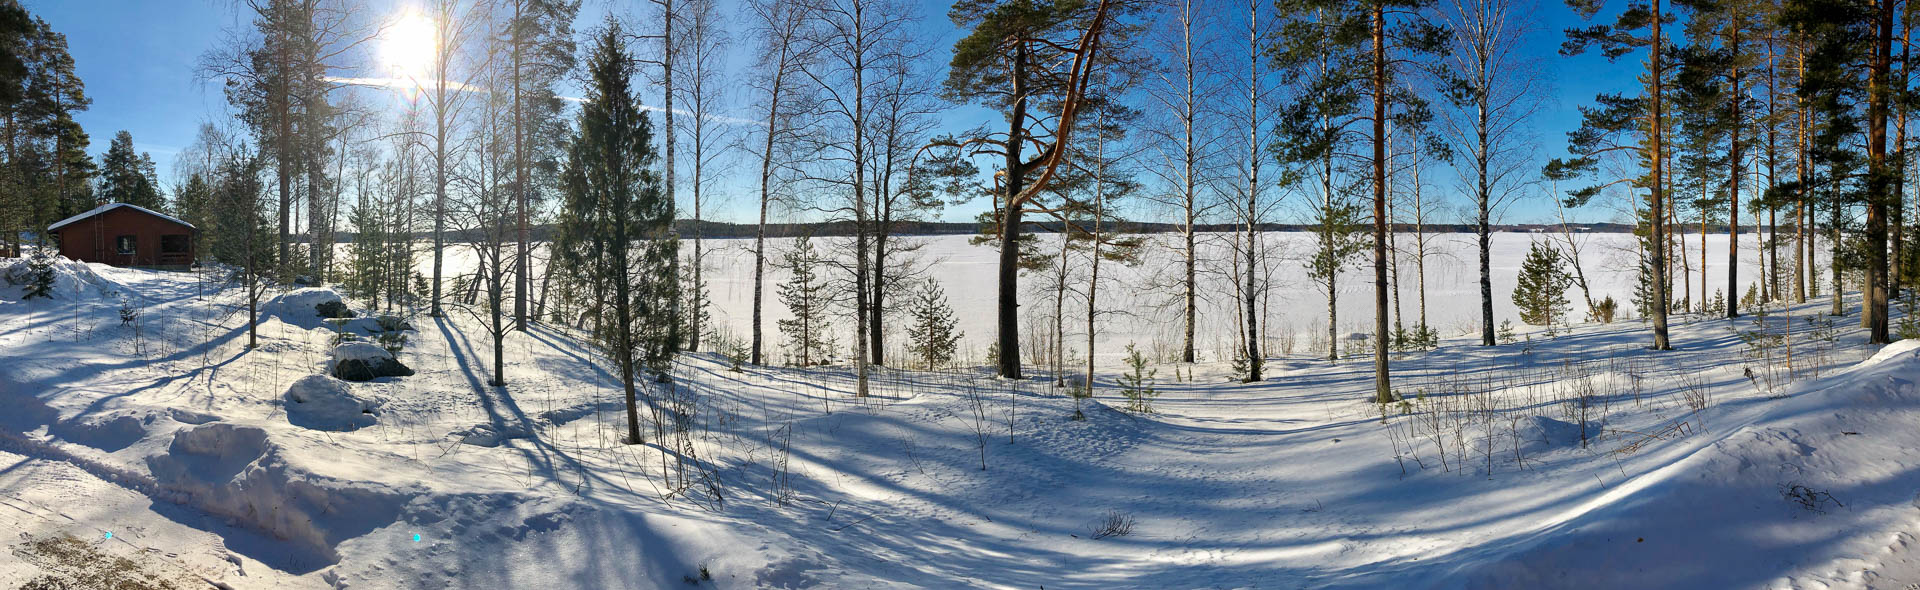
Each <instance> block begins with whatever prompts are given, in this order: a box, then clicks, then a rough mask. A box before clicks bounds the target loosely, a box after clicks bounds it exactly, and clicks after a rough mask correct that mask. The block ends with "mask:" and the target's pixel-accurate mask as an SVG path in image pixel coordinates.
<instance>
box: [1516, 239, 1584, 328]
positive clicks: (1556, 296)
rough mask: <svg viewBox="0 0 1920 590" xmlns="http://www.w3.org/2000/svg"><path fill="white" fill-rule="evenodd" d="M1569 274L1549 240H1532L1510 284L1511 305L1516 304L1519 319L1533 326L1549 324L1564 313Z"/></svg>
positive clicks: (1560, 256) (1556, 320)
mask: <svg viewBox="0 0 1920 590" xmlns="http://www.w3.org/2000/svg"><path fill="white" fill-rule="evenodd" d="M1572 286H1573V277H1571V276H1569V275H1568V274H1567V269H1566V266H1565V264H1564V260H1563V258H1562V255H1561V254H1560V251H1559V250H1557V249H1555V248H1554V247H1553V245H1552V244H1549V243H1547V242H1544V241H1536V242H1534V243H1533V245H1532V246H1530V247H1529V248H1528V249H1527V258H1526V259H1525V260H1523V261H1521V263H1520V277H1519V280H1518V284H1517V285H1515V286H1514V288H1513V305H1514V306H1515V307H1518V308H1520V321H1522V322H1526V323H1527V324H1529V325H1534V326H1550V325H1553V324H1555V323H1557V322H1559V321H1560V320H1561V319H1562V318H1564V317H1566V315H1567V308H1568V301H1567V288H1569V287H1572Z"/></svg>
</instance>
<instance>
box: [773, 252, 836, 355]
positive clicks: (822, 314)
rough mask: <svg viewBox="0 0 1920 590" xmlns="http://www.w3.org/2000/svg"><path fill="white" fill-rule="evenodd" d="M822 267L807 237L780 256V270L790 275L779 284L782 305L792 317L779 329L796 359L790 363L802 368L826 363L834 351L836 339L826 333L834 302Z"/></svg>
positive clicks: (790, 353) (818, 255)
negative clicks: (831, 305)
mask: <svg viewBox="0 0 1920 590" xmlns="http://www.w3.org/2000/svg"><path fill="white" fill-rule="evenodd" d="M823 263H824V261H823V260H821V259H820V254H819V253H818V252H817V251H815V250H814V249H813V243H812V241H811V240H809V239H807V237H806V236H800V237H799V238H795V239H794V241H793V249H791V250H788V251H787V252H786V253H785V254H783V255H782V256H781V264H780V266H781V267H782V268H784V269H785V270H786V271H787V280H786V281H785V282H782V283H780V288H779V296H780V303H781V304H782V305H785V306H787V312H788V313H789V314H791V315H792V316H793V317H791V318H788V319H784V320H780V321H779V322H778V324H777V325H778V327H779V329H780V334H781V335H782V336H785V337H786V339H787V350H788V354H789V355H791V357H792V359H793V360H792V361H790V362H792V363H795V364H798V365H800V366H808V365H812V364H814V363H815V362H817V361H823V360H826V357H827V356H828V355H829V354H832V350H833V339H832V337H831V336H830V335H829V334H828V333H827V321H828V320H827V311H828V305H829V304H830V303H831V298H830V297H828V295H827V289H828V284H827V281H826V279H825V278H823V277H821V276H820V265H821V264H823Z"/></svg>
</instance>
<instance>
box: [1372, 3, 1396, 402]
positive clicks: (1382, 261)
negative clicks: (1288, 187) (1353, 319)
mask: <svg viewBox="0 0 1920 590" xmlns="http://www.w3.org/2000/svg"><path fill="white" fill-rule="evenodd" d="M1386 31H1387V15H1386V8H1385V7H1384V6H1383V5H1380V4H1375V5H1374V6H1373V401H1374V402H1376V403H1382V404H1384V403H1388V402H1392V401H1393V387H1392V385H1391V384H1390V383H1389V382H1388V378H1387V152H1386V148H1387V32H1386Z"/></svg>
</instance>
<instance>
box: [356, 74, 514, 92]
mask: <svg viewBox="0 0 1920 590" xmlns="http://www.w3.org/2000/svg"><path fill="white" fill-rule="evenodd" d="M321 79H322V80H326V81H328V82H333V83H335V84H346V85H348V86H365V87H368V88H393V89H396V90H426V89H427V88H429V87H430V86H431V85H433V84H434V82H435V81H434V80H413V79H408V78H345V77H337V76H328V77H325V78H321ZM447 88H448V89H449V90H454V91H458V92H487V89H485V88H481V87H479V86H474V85H472V84H466V83H463V82H452V81H449V82H447Z"/></svg>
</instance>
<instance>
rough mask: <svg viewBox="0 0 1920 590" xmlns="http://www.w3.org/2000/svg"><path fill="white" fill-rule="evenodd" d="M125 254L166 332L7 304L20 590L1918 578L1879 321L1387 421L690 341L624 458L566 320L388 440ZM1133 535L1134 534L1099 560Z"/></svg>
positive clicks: (1196, 385) (0, 421)
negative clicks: (148, 581) (323, 419)
mask: <svg viewBox="0 0 1920 590" xmlns="http://www.w3.org/2000/svg"><path fill="white" fill-rule="evenodd" d="M88 268H89V269H90V270H92V271H93V272H95V273H97V274H98V275H99V277H100V278H101V279H103V280H106V281H111V283H112V284H113V285H115V287H114V288H115V289H116V290H119V291H122V292H123V294H124V295H125V296H126V297H128V298H130V299H131V300H134V301H137V302H138V303H139V304H140V308H141V309H142V313H141V314H140V316H139V317H140V319H139V320H138V322H136V323H135V324H134V325H122V324H121V322H120V317H119V315H118V309H119V308H120V307H121V303H120V301H119V299H118V298H117V297H92V298H76V299H63V300H56V301H53V302H44V301H35V302H20V301H18V300H17V295H7V294H0V356H4V357H5V358H7V359H8V362H6V363H4V364H0V398H4V399H3V400H0V404H4V405H5V407H8V408H12V409H13V410H11V411H9V412H6V413H5V414H4V415H0V527H7V528H8V529H9V530H18V531H21V534H22V535H24V536H23V537H20V538H19V539H17V540H16V539H15V538H13V537H8V538H7V539H6V542H7V543H8V549H7V551H3V552H0V586H16V585H19V584H21V583H22V582H23V581H25V580H29V579H32V577H33V576H36V575H43V574H44V570H43V567H42V566H39V565H36V563H37V562H34V561H32V560H29V559H27V558H25V557H22V555H23V553H21V551H22V550H21V548H22V547H25V546H26V544H27V543H28V542H29V540H31V539H47V538H55V537H57V536H58V535H62V534H70V535H73V536H75V537H77V538H80V539H84V540H86V541H87V542H88V543H89V544H91V545H92V546H94V547H98V548H99V549H100V550H101V551H103V552H106V553H108V554H113V555H125V556H130V557H132V558H137V559H138V560H139V561H140V563H144V564H149V566H150V568H151V569H152V570H154V571H158V572H161V573H160V574H156V575H167V576H175V577H176V578H177V579H182V580H192V579H196V578H204V579H207V580H213V581H217V582H219V583H221V584H225V585H228V586H230V587H235V588H281V587H351V588H414V587H448V586H459V587H489V586H493V587H515V588H547V587H612V586H624V587H686V586H688V585H689V584H688V581H689V580H692V581H694V582H697V583H698V585H700V586H709V585H710V586H713V587H720V588H757V587H794V588H807V587H814V588H843V587H852V588H863V587H995V588H1032V587H1037V586H1046V587H1050V588H1113V587H1141V588H1165V587H1221V588H1241V587H1262V588H1265V587H1280V588H1292V587H1350V588H1370V587H1384V586H1410V587H1442V588H1458V587H1467V588H1480V587H1494V588H1511V587H1606V588H1619V587H1643V588H1661V587H1668V588H1704V587H1716V588H1718V587H1728V588H1741V587H1769V586H1785V587H1903V586H1904V584H1906V583H1909V582H1912V581H1920V577H1915V576H1916V574H1920V568H1916V567H1915V561H1914V555H1913V554H1912V553H1911V552H1909V551H1907V548H1906V547H1907V544H1909V543H1911V540H1912V535H1913V534H1915V530H1916V525H1917V524H1920V523H1917V522H1916V520H1915V517H1917V516H1920V512H1915V511H1916V510H1920V508H1915V506H1914V501H1915V498H1914V492H1915V491H1916V490H1920V480H1916V479H1915V478H1914V476H1913V475H1911V474H1910V470H1908V469H1906V468H1905V467H1904V464H1905V462H1906V461H1905V456H1904V455H1905V454H1906V450H1907V449H1911V448H1916V447H1920V434H1916V433H1914V432H1913V429H1912V428H1910V427H1907V428H1902V426H1905V425H1910V424H1913V423H1914V421H1915V419H1916V418H1917V417H1916V416H1914V415H1913V414H1911V413H1912V412H1915V411H1916V410H1920V398H1917V397H1916V396H1917V395H1920V394H1917V393H1916V390H1915V388H1914V387H1913V383H1915V382H1916V381H1920V351H1917V350H1916V349H1915V348H1913V347H1912V346H1909V345H1905V344H1901V345H1895V346H1892V347H1887V348H1885V349H1884V350H1882V351H1881V352H1880V354H1879V355H1878V356H1874V357H1873V359H1872V360H1871V361H1869V362H1867V363H1865V364H1861V361H1863V360H1866V359H1867V358H1868V356H1869V354H1870V353H1871V352H1872V349H1871V348H1870V347H1867V346H1865V345H1864V344H1863V343H1862V334H1861V333H1860V332H1859V330H1858V328H1856V327H1854V326H1855V321H1854V318H1852V317H1848V318H1840V319H1838V321H1835V322H1832V324H1831V327H1829V325H1828V324H1826V323H1824V322H1820V321H1814V322H1809V321H1808V320H1807V318H1809V317H1814V315H1815V314H1814V312H1815V311H1817V310H1820V309H1824V304H1823V303H1821V302H1812V303H1809V304H1806V305H1803V306H1798V307H1796V308H1795V309H1794V310H1793V314H1794V318H1793V319H1792V320H1791V325H1792V330H1793V338H1792V340H1791V342H1792V343H1793V346H1794V352H1793V354H1794V355H1795V356H1794V357H1793V358H1794V361H1793V362H1794V370H1793V372H1792V375H1791V379H1789V375H1788V373H1787V371H1786V370H1785V369H1784V365H1785V363H1784V359H1783V358H1781V357H1778V356H1776V357H1774V358H1772V359H1760V358H1750V357H1748V356H1746V355H1744V354H1743V353H1744V352H1745V349H1744V348H1743V346H1742V344H1741V340H1740V338H1739V332H1741V331H1751V330H1754V329H1756V327H1757V324H1756V322H1755V321H1754V320H1752V319H1741V320H1733V321H1727V320H1704V319H1700V318H1697V317H1692V316H1683V317H1680V318H1678V319H1677V320H1676V322H1677V323H1676V326H1675V331H1674V342H1675V343H1676V345H1677V346H1679V349H1678V350H1675V351H1670V352H1661V353H1655V352H1651V351H1646V350H1644V349H1643V348H1641V345H1642V344H1644V342H1645V339H1646V338H1645V335H1644V334H1645V329H1644V327H1642V326H1640V325H1639V324H1637V323H1634V322H1628V323H1623V324H1616V325H1612V326H1583V327H1581V328H1579V329H1577V330H1575V331H1574V332H1573V333H1571V334H1562V335H1560V336H1557V337H1552V338H1549V337H1547V336H1546V335H1544V334H1541V333H1538V332H1535V333H1532V334H1531V340H1530V342H1529V343H1526V344H1514V345H1510V346H1503V347H1498V348H1495V349H1486V348H1482V347H1478V346H1474V345H1473V343H1471V342H1468V341H1463V340H1457V339H1455V340H1448V341H1446V342H1445V343H1443V346H1442V348H1441V349H1440V350H1438V351H1435V352H1432V353H1426V354H1414V355H1406V356H1403V357H1399V358H1397V359H1396V361H1395V363H1396V364H1395V375H1396V380H1397V384H1398V387H1399V388H1400V390H1401V391H1402V393H1403V395H1405V396H1406V397H1407V398H1408V402H1407V404H1405V405H1404V406H1399V405H1395V406H1389V407H1387V408H1385V410H1386V412H1385V415H1384V416H1383V412H1382V408H1381V407H1379V406H1376V405H1373V404H1370V403H1367V402H1365V401H1364V400H1365V399H1366V398H1367V397H1368V395H1369V394H1370V392H1371V387H1372V384H1371V381H1370V378H1371V366H1370V365H1369V364H1368V363H1365V362H1342V363H1329V362H1326V361H1322V360H1314V359H1309V358H1307V355H1306V354H1305V352H1304V351H1301V352H1300V353H1299V354H1295V355H1277V356H1276V358H1274V359H1273V360H1272V361H1271V362H1270V364H1269V372H1270V379H1269V380H1268V381H1267V382H1263V383H1256V384H1241V383H1237V382H1233V381H1232V380H1231V379H1230V375H1229V367H1227V366H1226V364H1224V363H1202V364H1198V365H1179V364H1160V365H1156V367H1155V368H1156V369H1157V370H1158V380H1157V384H1156V388H1157V390H1158V391H1159V396H1158V398H1157V399H1155V400H1153V406H1154V409H1155V410H1156V412H1155V413H1150V414H1143V413H1128V412H1121V411H1119V410H1117V409H1116V408H1120V407H1123V406H1124V405H1125V403H1126V400H1124V399H1122V398H1121V397H1122V396H1121V395H1120V393H1119V391H1118V388H1117V383H1116V381H1115V380H1114V378H1115V376H1116V375H1117V374H1118V373H1119V367H1117V366H1113V365H1112V364H1106V363H1103V365H1102V369H1101V370H1102V375H1101V376H1100V379H1099V382H1098V383H1097V386H1098V391H1097V395H1096V397H1095V398H1093V399H1091V400H1085V401H1083V402H1082V403H1083V404H1084V413H1085V414H1086V415H1087V416H1088V418H1089V419H1088V420H1085V421H1071V420H1068V419H1067V417H1068V416H1070V415H1071V414H1072V413H1073V408H1074V407H1075V402H1074V400H1072V399H1071V398H1068V397H1065V396H1064V395H1059V394H1058V393H1057V390H1055V389H1053V388H1051V387H1049V384H1050V383H1051V381H1050V380H1048V379H1045V378H1042V379H1035V380H1029V381H1026V382H1020V383H1012V382H1007V381H1003V380H999V379H994V378H991V377H989V376H987V375H986V374H985V373H983V372H979V371H952V372H943V373H921V372H905V371H892V370H882V371H881V372H880V373H879V374H878V375H876V376H875V378H874V380H873V390H874V393H875V395H874V396H873V397H870V398H867V399H864V400H863V399H857V398H853V397H851V395H850V392H851V391H852V389H853V387H852V386H853V384H852V382H851V376H850V375H849V374H848V370H847V368H846V367H826V368H821V369H814V370H800V369H786V368H754V367H747V368H743V369H741V370H738V371H736V370H734V369H733V368H732V367H731V366H730V364H729V363H727V362H725V361H724V360H722V359H720V358H719V357H716V356H713V355H710V354H705V353H703V354H696V355H687V356H686V357H685V358H684V359H683V361H682V363H681V364H680V365H679V366H678V367H677V368H676V370H675V374H676V375H677V376H678V378H679V383H680V387H678V388H676V389H674V390H672V391H667V390H658V389H656V390H652V391H653V393H654V394H655V395H657V396H661V397H662V398H666V397H669V396H671V397H672V398H674V399H678V400H684V401H687V402H690V405H689V407H692V408H695V409H696V411H695V412H694V413H693V414H692V415H691V416H689V418H688V420H687V422H686V423H687V424H688V425H689V426H690V429H689V430H688V431H687V435H686V436H685V437H684V438H680V437H673V436H671V435H670V436H669V437H668V438H667V439H665V442H667V443H669V444H668V445H667V446H665V447H663V446H661V445H659V443H660V442H662V441H661V440H659V439H651V442H653V443H654V444H649V445H644V446H627V445H620V444H617V442H616V440H617V438H618V437H619V436H620V435H621V434H622V432H623V429H624V428H623V420H624V411H623V410H622V409H621V406H620V405H619V403H618V399H619V397H618V391H619V388H618V383H617V381H615V380H614V379H613V378H612V376H611V375H609V374H608V373H607V372H605V370H604V368H603V367H604V363H601V362H598V360H597V359H598V357H597V356H596V353H595V352H594V351H593V349H592V348H591V347H589V346H587V345H585V344H584V343H583V342H582V341H581V339H580V338H579V335H577V334H573V333H569V332H568V331H566V330H564V329H560V328H553V327H546V326H541V327H537V328H536V329H534V330H532V331H529V332H527V333H515V334H512V335H510V336H509V338H508V339H507V341H506V346H507V355H506V358H507V367H506V374H505V378H506V381H507V383H508V385H507V386H506V387H504V388H495V387H488V386H486V385H485V383H486V382H487V381H488V380H489V378H490V377H492V375H490V374H489V370H490V367H491V364H490V360H491V351H490V349H489V344H490V343H489V342H488V341H487V340H486V337H485V336H484V333H485V332H484V330H482V329H481V327H480V326H479V325H478V324H476V323H474V321H473V320H472V316H470V315H469V314H466V313H464V312H461V311H458V310H455V311H454V312H453V313H451V314H450V316H449V317H448V318H439V319H435V318H427V317H424V316H415V317H411V318H409V319H410V321H411V323H413V325H415V326H416V327H418V328H419V329H418V330H416V331H413V332H409V340H408V344H407V346H406V348H405V349H404V350H403V351H402V352H401V353H400V355H399V358H400V359H401V360H402V361H403V362H405V363H407V364H408V365H409V366H410V367H413V368H414V369H415V370H417V371H418V373H417V374H416V375H414V376H411V377H400V378H380V379H376V380H374V381H371V382H367V383H345V382H339V383H333V382H328V385H329V387H328V390H329V391H333V390H334V389H333V388H335V387H337V388H339V389H340V390H343V391H345V392H347V393H348V394H350V395H351V396H352V398H353V399H355V400H361V401H362V402H365V403H363V404H362V405H360V407H363V408H369V409H371V411H373V412H374V413H373V414H370V416H372V417H373V418H372V420H371V424H370V425H366V426H364V427H360V428H358V429H355V430H351V431H334V430H317V429H314V428H311V427H310V426H312V424H311V423H306V425H303V421H302V420H300V419H297V418H295V419H290V417H289V415H288V414H287V410H286V407H287V403H288V402H287V400H286V396H285V394H286V393H287V392H288V391H289V389H290V388H295V386H296V384H298V383H300V382H301V381H302V380H307V381H308V385H309V386H310V385H312V383H311V381H312V380H313V379H316V376H317V375H320V374H321V373H323V371H324V368H325V365H326V364H327V362H328V360H329V359H330V352H331V351H332V350H333V346H332V342H331V340H332V338H333V334H332V332H331V331H330V330H328V329H326V328H324V327H323V328H317V329H307V328H302V327H300V326H296V325H289V324H287V323H285V322H281V321H279V320H277V319H269V320H268V321H267V322H266V323H265V324H263V326H262V328H261V346H260V347H259V348H256V349H253V350H246V349H245V348H244V344H245V342H246V338H245V336H244V333H243V332H240V331H238V330H237V328H238V327H239V326H241V325H243V324H244V320H245V316H244V312H240V313H235V309H236V308H237V305H238V304H239V303H240V300H239V291H238V290H236V289H221V288H219V286H218V285H217V284H215V283H213V282H211V281H209V280H207V277H206V276H202V275H193V274H179V273H160V272H150V271H135V270H123V269H113V268H108V267H103V266H91V267H88ZM361 311H366V310H361ZM736 311H737V310H736ZM976 311H977V310H976ZM961 315H962V316H963V317H964V316H967V315H969V314H968V313H967V312H966V310H965V309H963V310H962V313H961ZM1768 322H1769V323H1768V324H1767V325H1768V326H1769V329H1772V330H1776V331H1778V330H1780V329H1783V328H1784V326H1785V325H1787V323H1788V320H1787V318H1786V317H1784V316H1782V315H1780V314H1778V313H1776V314H1775V315H1773V316H1772V317H1771V318H1769V319H1768ZM1828 332H1831V333H1832V334H1831V341H1830V342H1829V341H1828V340H1829V338H1828V334H1827V333H1828ZM1777 352H1780V351H1776V353H1777ZM1856 365H1858V366H1856ZM1749 370H1752V371H1755V376H1754V377H1753V378H1749V377H1748V376H1747V371H1749ZM317 378H319V379H330V378H328V377H317ZM1769 380H1771V381H1769ZM1769 383H1771V385H1769ZM303 387H304V386H303ZM1582 399H1584V400H1586V402H1587V403H1586V404H1585V407H1586V408H1588V409H1587V412H1586V416H1587V418H1588V432H1589V440H1588V441H1587V443H1586V444H1584V445H1583V444H1582V443H1581V442H1580V441H1579V440H1578V438H1577V434H1578V432H1579V429H1578V428H1577V427H1574V428H1573V429H1572V430H1569V426H1570V425H1573V424H1576V423H1578V422H1579V419H1578V418H1579V416H1580V414H1581V412H1580V408H1581V407H1582V404H1581V403H1580V402H1581V400H1582ZM1693 400H1698V403H1697V404H1696V403H1694V401H1693ZM1696 406H1697V407H1696ZM1847 432H1857V433H1859V434H1846V433H1847ZM1570 433H1571V434H1570ZM650 438H651V437H650ZM667 448H671V449H673V450H674V453H668V452H666V449H667ZM676 454H677V456H679V457H686V458H688V461H687V462H686V463H684V464H681V463H678V462H677V461H676V460H675V459H674V457H675V456H676ZM676 465H685V468H684V469H681V468H678V467H676ZM983 465H984V467H985V469H982V467H983ZM1791 485H1800V486H1803V487H1804V489H1806V490H1812V491H1819V492H1826V493H1828V494H1830V495H1831V498H1832V499H1834V500H1837V503H1835V504H1832V505H1828V504H1826V503H1824V501H1820V500H1819V499H1818V496H1815V501H1814V504H1813V505H1814V507H1815V508H1819V509H1821V510H1824V513H1821V512H1816V511H1813V510H1808V509H1806V508H1803V507H1801V506H1800V505H1799V504H1798V503H1796V502H1794V501H1792V500H1790V499H1789V498H1785V497H1783V495H1782V493H1781V492H1782V489H1781V487H1782V486H1791ZM1790 489H1791V488H1790ZM1110 514H1113V515H1117V516H1119V517H1120V518H1122V519H1123V520H1125V519H1130V520H1131V522H1132V528H1131V531H1130V532H1129V534H1126V535H1122V536H1109V537H1105V538H1097V539H1096V538H1094V537H1095V536H1096V535H1095V529H1096V526H1097V525H1098V524H1099V523H1100V522H1101V521H1102V520H1104V519H1106V518H1107V517H1108V516H1109V515H1110ZM109 532H111V533H113V536H112V538H111V539H109V538H107V537H106V534H107V533H109ZM416 535H418V537H416ZM702 571H705V572H706V573H707V574H709V575H710V576H711V580H702V579H701V572H702Z"/></svg>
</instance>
